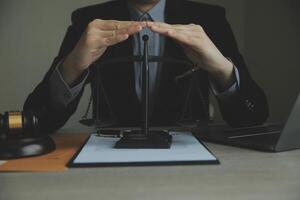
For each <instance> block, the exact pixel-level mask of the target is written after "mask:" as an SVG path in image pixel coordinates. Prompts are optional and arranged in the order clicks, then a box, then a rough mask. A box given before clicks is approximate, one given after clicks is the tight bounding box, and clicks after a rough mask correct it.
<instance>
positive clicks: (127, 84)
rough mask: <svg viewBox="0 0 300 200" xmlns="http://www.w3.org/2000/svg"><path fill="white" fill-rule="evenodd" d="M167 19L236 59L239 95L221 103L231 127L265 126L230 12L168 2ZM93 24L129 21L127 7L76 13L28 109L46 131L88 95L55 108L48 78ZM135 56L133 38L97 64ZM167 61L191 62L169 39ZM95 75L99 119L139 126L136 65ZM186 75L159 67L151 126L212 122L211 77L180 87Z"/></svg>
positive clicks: (261, 98)
mask: <svg viewBox="0 0 300 200" xmlns="http://www.w3.org/2000/svg"><path fill="white" fill-rule="evenodd" d="M165 17H166V23H170V24H190V23H194V24H199V25H201V26H202V27H203V28H204V30H205V31H206V33H207V34H208V36H209V37H210V38H211V40H212V41H213V42H214V43H215V45H216V46H217V47H218V48H219V50H220V51H221V52H222V53H223V55H224V56H225V57H229V58H231V60H232V61H233V62H234V64H235V65H236V67H237V68H238V70H239V74H240V89H239V91H238V93H237V96H236V97H235V98H233V99H232V100H231V101H230V102H224V101H222V102H219V106H220V108H221V112H222V115H223V118H224V120H225V121H226V122H227V123H228V124H230V125H232V126H245V125H253V124H260V123H263V122H264V121H265V120H266V118H267V116H268V105H267V101H266V97H265V95H264V93H263V91H262V90H261V89H260V88H259V87H258V86H257V84H256V83H255V82H254V81H253V80H252V78H251V77H250V75H249V73H248V70H247V68H246V64H245V62H244V60H243V57H242V56H241V54H240V53H239V50H238V47H237V44H236V41H235V38H234V36H233V33H232V30H231V28H230V25H229V24H228V22H227V20H226V18H225V10H224V9H223V8H221V7H218V6H211V5H206V4H201V3H195V2H190V1H185V0H167V5H166V10H165ZM94 19H104V20H105V19H115V20H130V16H129V12H128V8H127V2H126V1H125V0H117V1H112V2H108V3H104V4H99V5H94V6H89V7H85V8H81V9H78V10H76V11H75V12H73V14H72V25H71V26H70V27H69V28H68V31H67V34H66V36H65V39H64V41H63V43H62V46H61V49H60V51H59V54H58V56H57V57H56V58H55V60H54V62H53V65H52V67H51V68H50V70H49V71H48V73H47V74H46V76H45V77H44V79H43V81H42V82H41V83H40V84H39V85H38V86H37V87H36V88H35V90H34V91H33V93H31V94H30V95H29V97H28V98H27V100H26V102H25V105H24V110H33V111H34V112H35V113H36V114H37V115H38V116H39V118H40V123H41V128H42V130H43V131H45V132H52V131H54V130H57V129H59V128H60V127H62V126H63V125H64V124H65V122H66V121H67V120H68V119H69V117H70V116H71V115H72V114H73V113H74V112H75V110H76V108H77V105H78V102H79V100H80V98H81V96H82V92H83V91H82V92H81V93H80V95H78V97H77V98H76V99H75V100H74V101H73V102H71V103H70V104H69V105H68V106H67V107H63V106H61V107H59V106H54V105H53V103H52V101H51V96H50V89H49V77H50V76H51V74H52V73H53V70H54V69H55V67H56V66H57V64H58V62H59V61H61V60H62V59H63V58H64V57H66V56H67V55H68V54H69V53H70V52H71V51H72V49H73V48H74V46H75V45H76V43H77V41H78V40H79V38H80V36H81V35H82V33H83V32H84V30H85V28H86V26H87V25H88V23H90V22H91V21H93V20H94ZM132 55H133V47H132V38H130V39H129V40H127V41H125V42H122V43H120V44H118V45H115V46H113V47H110V48H108V50H107V51H106V52H105V54H104V55H103V56H102V57H101V58H100V60H99V62H98V63H101V61H105V60H107V59H112V58H116V57H122V56H132ZM164 56H166V57H173V58H178V59H182V60H187V57H186V56H185V54H184V52H183V50H182V48H181V47H180V46H179V45H178V44H176V43H175V42H174V41H173V40H171V39H168V38H167V39H166V49H165V55H164ZM95 70H96V65H92V66H91V67H90V75H89V78H88V79H87V82H91V83H92V84H91V87H92V93H93V95H94V96H95V93H96V92H95V89H96V88H95V84H94V80H95V79H96V78H98V79H99V80H100V83H101V87H100V104H101V105H100V117H101V118H102V119H105V118H108V117H110V114H111V112H110V111H112V113H113V115H114V117H115V119H117V120H118V123H119V124H121V125H139V124H140V123H141V106H140V103H139V101H138V99H137V96H136V92H135V85H134V68H133V64H132V63H128V64H124V65H122V66H110V67H105V68H101V70H100V77H96V76H95V74H96V73H95ZM186 70H187V68H185V67H183V66H174V65H170V64H164V65H163V66H162V67H161V68H160V70H159V71H160V72H159V79H158V82H159V84H158V85H159V86H158V89H157V93H156V95H155V97H154V98H153V99H152V100H153V103H152V106H151V124H152V125H164V124H170V123H174V122H178V121H180V120H182V119H184V118H186V119H189V120H207V119H208V113H207V110H208V105H207V104H208V96H209V89H208V88H209V87H208V85H209V84H208V74H207V73H206V72H204V71H199V72H197V73H196V74H195V75H193V76H191V77H189V78H187V79H184V80H181V81H180V82H179V83H175V82H174V78H175V77H176V76H177V75H179V74H182V73H183V72H185V71H186ZM187 91H191V93H190V95H189V96H187V93H188V92H187ZM104 97H105V98H104ZM94 108H96V105H94ZM94 114H95V109H94Z"/></svg>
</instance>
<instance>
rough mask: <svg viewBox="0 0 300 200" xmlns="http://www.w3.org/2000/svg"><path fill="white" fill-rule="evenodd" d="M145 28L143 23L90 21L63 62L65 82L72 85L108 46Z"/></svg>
mask: <svg viewBox="0 0 300 200" xmlns="http://www.w3.org/2000/svg"><path fill="white" fill-rule="evenodd" d="M145 26H146V23H145V22H133V21H115V20H101V19H96V20H94V21H92V22H91V23H90V24H88V26H87V28H86V30H85V32H84V33H83V35H82V36H81V38H80V40H79V41H78V43H77V44H76V46H75V48H74V49H73V50H72V52H71V53H70V54H69V55H68V56H67V57H66V59H65V60H64V63H63V65H62V66H63V67H62V75H63V77H64V79H65V81H66V82H67V83H68V84H72V83H73V82H74V81H75V80H76V79H77V78H78V77H79V76H80V74H81V73H82V72H83V71H84V70H85V69H87V68H88V67H89V66H90V65H91V64H92V63H93V62H95V61H96V60H97V59H99V58H100V57H101V56H102V55H103V54H104V52H105V51H106V49H107V48H108V47H109V46H113V45H115V44H118V43H120V42H122V41H125V40H127V39H128V38H129V36H130V35H133V34H135V33H137V32H139V31H141V30H142V29H143V27H145Z"/></svg>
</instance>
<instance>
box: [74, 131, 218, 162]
mask: <svg viewBox="0 0 300 200" xmlns="http://www.w3.org/2000/svg"><path fill="white" fill-rule="evenodd" d="M171 134H172V136H173V141H172V145H171V148H170V149H114V145H115V143H116V142H117V141H118V140H119V138H103V137H98V136H96V135H95V134H93V135H91V137H90V138H89V140H88V142H87V143H86V145H85V146H84V147H83V148H82V150H81V152H80V153H79V154H78V156H77V157H76V159H74V161H73V164H75V165H76V164H91V163H95V164H110V163H111V164H114V163H128V164H130V163H153V162H160V163H161V162H166V163H170V162H180V163H181V162H197V161H199V162H201V161H203V162H205V161H217V158H216V157H215V156H214V155H212V154H211V153H210V152H209V151H208V150H207V149H206V148H205V147H204V146H203V145H202V144H201V143H200V142H199V141H198V140H197V139H196V138H195V137H194V136H193V135H192V134H191V133H182V132H180V133H179V132H173V133H171Z"/></svg>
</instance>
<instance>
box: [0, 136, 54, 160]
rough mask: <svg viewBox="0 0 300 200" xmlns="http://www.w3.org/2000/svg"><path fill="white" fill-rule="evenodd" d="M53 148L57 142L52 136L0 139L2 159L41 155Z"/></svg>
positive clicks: (0, 155)
mask: <svg viewBox="0 0 300 200" xmlns="http://www.w3.org/2000/svg"><path fill="white" fill-rule="evenodd" d="M53 150H55V143H54V141H53V140H52V138H51V137H50V136H44V137H39V138H25V139H19V140H1V139H0V160H10V159H17V158H24V157H32V156H39V155H43V154H47V153H50V152H51V151H53Z"/></svg>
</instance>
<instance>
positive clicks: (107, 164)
mask: <svg viewBox="0 0 300 200" xmlns="http://www.w3.org/2000/svg"><path fill="white" fill-rule="evenodd" d="M177 134H178V133H177ZM91 137H95V135H94V134H92V135H91V136H90V137H89V138H88V139H87V140H86V141H85V143H84V144H83V145H82V147H81V148H80V149H79V151H78V152H77V153H76V154H75V155H74V156H73V158H72V159H71V160H70V162H69V163H68V167H69V168H85V167H116V166H117V167H128V166H172V165H218V164H220V161H219V159H218V158H217V157H216V156H215V155H214V154H213V153H212V152H211V151H210V150H209V149H208V148H207V146H206V145H205V144H203V143H202V142H201V141H200V140H198V138H197V137H195V136H193V137H194V138H195V139H196V140H197V142H198V143H199V148H205V150H206V151H207V152H208V153H209V154H211V155H212V157H214V158H215V159H211V160H181V161H170V160H166V161H161V160H157V161H146V162H142V161H136V162H132V161H131V162H126V161H122V162H115V161H114V162H101V161H100V162H86V163H85V162H80V163H78V162H76V159H77V158H78V156H79V155H80V153H82V151H83V149H84V148H85V147H86V145H87V144H88V142H89V141H90V139H91ZM116 140H117V139H116ZM145 156H147V155H145Z"/></svg>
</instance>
